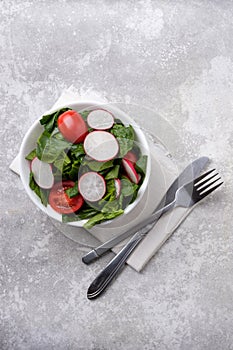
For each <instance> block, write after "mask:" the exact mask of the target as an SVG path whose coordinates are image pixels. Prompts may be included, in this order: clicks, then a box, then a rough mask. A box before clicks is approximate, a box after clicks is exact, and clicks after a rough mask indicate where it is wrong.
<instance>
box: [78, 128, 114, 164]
mask: <svg viewBox="0 0 233 350" xmlns="http://www.w3.org/2000/svg"><path fill="white" fill-rule="evenodd" d="M83 146H84V149H85V152H86V154H87V155H88V156H89V157H91V158H92V159H94V160H97V161H99V162H106V161H108V160H111V159H113V158H114V157H115V156H116V155H117V153H118V151H119V144H118V142H117V140H116V138H115V136H113V135H112V134H110V133H109V132H107V131H92V132H90V133H89V134H88V135H87V136H86V138H85V140H84V143H83Z"/></svg>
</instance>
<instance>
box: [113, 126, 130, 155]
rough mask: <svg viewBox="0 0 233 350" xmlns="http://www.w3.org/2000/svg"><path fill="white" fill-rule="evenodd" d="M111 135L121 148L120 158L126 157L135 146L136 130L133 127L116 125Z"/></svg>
mask: <svg viewBox="0 0 233 350" xmlns="http://www.w3.org/2000/svg"><path fill="white" fill-rule="evenodd" d="M111 133H112V134H113V135H114V136H115V137H116V139H117V141H118V143H119V146H120V151H119V156H120V157H124V155H126V153H127V152H128V151H130V150H131V149H132V148H133V145H134V130H133V127H132V126H131V125H129V126H124V125H121V124H114V125H113V127H112V129H111Z"/></svg>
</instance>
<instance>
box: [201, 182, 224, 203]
mask: <svg viewBox="0 0 233 350" xmlns="http://www.w3.org/2000/svg"><path fill="white" fill-rule="evenodd" d="M222 184H223V181H222V182H220V183H219V184H218V185H216V186H214V187H212V188H210V189H209V190H208V191H206V192H202V193H201V194H200V197H201V199H203V198H205V197H206V196H208V194H210V193H211V192H213V191H214V190H216V188H218V187H219V186H221V185H222Z"/></svg>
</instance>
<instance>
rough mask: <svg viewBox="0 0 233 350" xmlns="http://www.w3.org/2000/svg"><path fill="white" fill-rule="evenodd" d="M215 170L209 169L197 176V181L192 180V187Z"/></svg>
mask: <svg viewBox="0 0 233 350" xmlns="http://www.w3.org/2000/svg"><path fill="white" fill-rule="evenodd" d="M215 170H216V169H211V170H209V171H207V172H206V173H205V174H203V175H201V176H199V177H198V178H197V179H195V180H194V185H196V184H197V183H198V182H199V181H201V180H202V179H204V178H205V177H206V176H207V175H209V174H211V173H212V172H213V171H215Z"/></svg>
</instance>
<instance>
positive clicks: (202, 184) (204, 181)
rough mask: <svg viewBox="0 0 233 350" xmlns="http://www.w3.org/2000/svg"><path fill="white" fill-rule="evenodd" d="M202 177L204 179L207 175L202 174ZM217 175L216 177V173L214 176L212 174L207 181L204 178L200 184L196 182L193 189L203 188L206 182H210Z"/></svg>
mask: <svg viewBox="0 0 233 350" xmlns="http://www.w3.org/2000/svg"><path fill="white" fill-rule="evenodd" d="M204 175H205V177H207V176H208V174H207V175H206V174H204ZM217 175H218V173H216V174H214V175H212V176H210V177H208V179H206V178H205V177H204V178H203V180H202V181H201V182H200V181H198V182H197V183H195V184H194V186H195V187H200V186H204V185H205V184H206V183H207V182H208V181H210V180H211V179H213V178H214V177H216V176H217Z"/></svg>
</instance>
